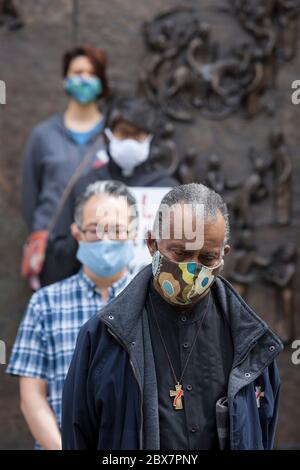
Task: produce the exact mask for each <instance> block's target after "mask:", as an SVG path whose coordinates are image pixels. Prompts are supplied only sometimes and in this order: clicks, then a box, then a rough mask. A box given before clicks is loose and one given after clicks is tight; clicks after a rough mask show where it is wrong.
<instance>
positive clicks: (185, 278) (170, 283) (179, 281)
mask: <svg viewBox="0 0 300 470" xmlns="http://www.w3.org/2000/svg"><path fill="white" fill-rule="evenodd" d="M223 265H224V260H223V258H222V260H221V261H220V263H218V264H217V265H216V266H213V267H208V266H204V265H203V264H198V263H195V262H193V261H191V262H187V263H176V262H175V261H171V260H170V259H168V258H166V257H165V256H163V255H162V254H161V253H160V251H159V250H157V251H156V252H155V253H154V255H153V257H152V272H153V276H154V279H155V280H156V281H157V282H158V284H159V286H160V288H161V291H162V293H163V295H164V296H165V298H166V299H167V300H168V301H169V302H171V303H173V304H177V305H189V304H191V303H193V302H195V300H197V299H199V298H200V297H201V296H202V295H203V294H204V292H206V291H207V289H209V287H210V286H211V285H212V283H213V282H214V280H215V277H216V276H217V275H218V273H219V272H220V271H221V269H222V267H223Z"/></svg>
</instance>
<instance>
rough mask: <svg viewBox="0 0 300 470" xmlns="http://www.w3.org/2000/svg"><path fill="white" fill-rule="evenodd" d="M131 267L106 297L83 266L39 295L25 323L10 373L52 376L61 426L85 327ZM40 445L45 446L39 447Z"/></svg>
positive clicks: (53, 399)
mask: <svg viewBox="0 0 300 470" xmlns="http://www.w3.org/2000/svg"><path fill="white" fill-rule="evenodd" d="M131 278H132V275H131V274H129V273H128V272H127V273H126V274H125V275H124V276H123V277H122V279H120V280H119V281H117V282H115V283H114V284H113V285H112V286H111V287H110V288H109V299H108V301H104V300H103V299H102V298H101V294H100V292H99V291H98V290H97V287H96V286H95V284H94V283H93V282H92V281H91V280H90V279H89V278H88V277H87V276H86V275H85V274H84V272H83V270H82V269H81V270H80V271H79V273H78V274H75V276H72V277H69V278H68V279H65V280H63V281H61V282H57V283H55V284H52V285H50V286H47V287H44V288H43V289H40V290H39V291H38V292H36V293H35V294H33V296H32V297H31V300H30V302H29V304H28V307H27V310H26V312H25V316H24V318H23V320H22V323H21V324H20V327H19V331H18V335H17V337H16V340H15V343H14V347H13V350H12V355H11V358H10V361H9V364H8V367H7V369H6V372H7V373H8V374H12V375H17V376H22V377H38V378H39V379H43V380H45V381H47V384H48V387H47V398H48V402H49V405H50V407H51V408H52V410H53V412H54V414H55V416H56V420H57V423H58V426H59V428H60V427H61V401H62V390H63V384H64V380H65V377H66V375H67V372H68V369H69V365H70V362H71V359H72V355H73V352H74V349H75V345H76V339H77V335H78V333H79V330H80V327H81V326H82V325H83V324H84V323H85V322H86V321H87V320H89V319H90V318H91V317H92V316H93V315H95V314H96V313H97V312H98V311H99V310H101V308H102V307H104V305H105V304H106V303H107V302H110V301H111V300H112V299H113V298H115V297H116V296H117V295H118V294H119V293H120V292H121V291H122V290H123V289H124V288H125V286H126V285H127V284H128V283H129V282H130V280H131ZM36 447H37V448H40V447H39V445H37V446H36Z"/></svg>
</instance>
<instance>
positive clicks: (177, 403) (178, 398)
mask: <svg viewBox="0 0 300 470" xmlns="http://www.w3.org/2000/svg"><path fill="white" fill-rule="evenodd" d="M175 389H176V390H170V397H174V400H173V406H174V408H175V410H182V409H183V403H182V397H183V395H184V393H183V390H182V385H180V384H179V383H178V384H177V385H175Z"/></svg>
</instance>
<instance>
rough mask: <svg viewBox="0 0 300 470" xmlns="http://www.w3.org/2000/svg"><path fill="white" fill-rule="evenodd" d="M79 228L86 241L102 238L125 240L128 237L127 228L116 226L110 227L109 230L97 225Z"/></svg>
mask: <svg viewBox="0 0 300 470" xmlns="http://www.w3.org/2000/svg"><path fill="white" fill-rule="evenodd" d="M79 230H80V231H81V233H83V234H84V235H85V239H86V241H87V242H97V241H100V240H104V238H107V239H109V240H127V238H128V230H126V229H124V228H118V227H110V230H103V229H102V228H99V227H94V228H87V229H82V228H79Z"/></svg>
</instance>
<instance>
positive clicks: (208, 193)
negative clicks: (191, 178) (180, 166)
mask: <svg viewBox="0 0 300 470" xmlns="http://www.w3.org/2000/svg"><path fill="white" fill-rule="evenodd" d="M182 203H186V204H189V205H191V207H192V209H193V208H195V207H196V205H197V204H202V205H203V210H204V219H209V220H211V221H215V220H216V217H217V215H218V212H220V213H221V214H222V216H223V218H224V221H225V226H226V229H225V239H224V244H226V243H227V242H228V240H229V235H230V224H229V213H228V208H227V204H226V202H225V201H224V199H223V198H222V197H221V196H220V194H218V193H216V192H215V191H213V190H212V189H210V188H208V187H207V186H205V185H204V184H198V183H191V184H183V185H181V186H176V187H175V188H173V189H171V191H169V192H168V193H167V194H166V195H165V196H164V197H163V199H162V201H161V203H160V206H159V208H158V211H157V213H156V216H155V220H154V225H153V232H154V234H155V236H158V238H159V236H160V234H161V233H162V232H161V231H162V225H163V220H162V215H163V213H164V212H163V207H164V206H168V207H170V208H171V207H173V206H175V205H176V204H182Z"/></svg>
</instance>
